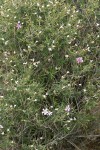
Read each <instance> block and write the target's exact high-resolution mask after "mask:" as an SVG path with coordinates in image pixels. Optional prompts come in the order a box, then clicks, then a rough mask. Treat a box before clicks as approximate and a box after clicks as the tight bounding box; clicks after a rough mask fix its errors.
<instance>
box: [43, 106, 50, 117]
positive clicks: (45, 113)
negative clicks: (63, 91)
mask: <svg viewBox="0 0 100 150" xmlns="http://www.w3.org/2000/svg"><path fill="white" fill-rule="evenodd" d="M42 114H43V115H44V116H51V115H52V112H51V111H50V110H49V109H48V108H45V109H43V110H42Z"/></svg>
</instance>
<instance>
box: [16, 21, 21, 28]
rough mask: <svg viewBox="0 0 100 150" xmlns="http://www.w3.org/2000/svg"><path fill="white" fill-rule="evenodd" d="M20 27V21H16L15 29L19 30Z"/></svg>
mask: <svg viewBox="0 0 100 150" xmlns="http://www.w3.org/2000/svg"><path fill="white" fill-rule="evenodd" d="M21 27H22V25H21V23H20V21H18V23H17V25H16V28H17V29H18V30H19V29H20V28H21Z"/></svg>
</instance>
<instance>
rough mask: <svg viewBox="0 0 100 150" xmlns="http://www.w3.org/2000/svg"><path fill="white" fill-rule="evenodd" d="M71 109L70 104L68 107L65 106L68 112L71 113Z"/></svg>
mask: <svg viewBox="0 0 100 150" xmlns="http://www.w3.org/2000/svg"><path fill="white" fill-rule="evenodd" d="M70 110H71V108H70V105H67V106H66V108H65V111H66V112H67V113H69V112H70Z"/></svg>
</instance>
